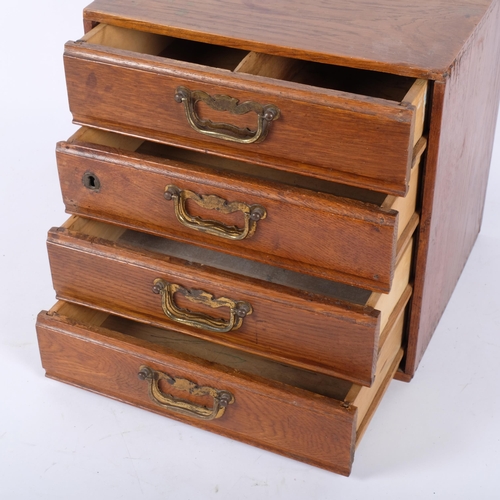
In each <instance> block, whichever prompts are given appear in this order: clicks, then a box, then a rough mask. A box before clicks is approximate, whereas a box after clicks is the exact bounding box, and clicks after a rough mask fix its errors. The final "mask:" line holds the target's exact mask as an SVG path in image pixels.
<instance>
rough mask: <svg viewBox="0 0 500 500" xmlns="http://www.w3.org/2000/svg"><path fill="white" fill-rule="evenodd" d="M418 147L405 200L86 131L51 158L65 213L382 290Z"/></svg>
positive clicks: (411, 204)
mask: <svg viewBox="0 0 500 500" xmlns="http://www.w3.org/2000/svg"><path fill="white" fill-rule="evenodd" d="M421 145H422V148H420V149H419V150H418V155H417V156H416V158H414V167H413V169H412V177H411V180H410V191H409V193H408V194H407V196H406V197H405V198H398V197H395V196H392V195H384V194H382V193H376V192H374V191H368V190H365V189H360V188H353V187H349V186H345V185H342V184H335V183H331V182H327V181H323V180H318V179H314V178H311V177H304V176H298V175H295V174H290V173H287V172H283V171H278V170H273V169H269V168H265V167H260V166H258V165H255V164H248V163H244V162H238V161H235V160H228V159H226V158H220V157H215V156H210V155H206V154H202V153H197V152H195V151H189V150H186V149H180V148H175V147H172V146H166V145H162V144H157V143H152V142H148V141H143V140H141V139H136V138H132V137H127V136H123V135H118V134H114V133H111V132H104V131H100V130H95V129H89V128H83V129H81V130H80V131H78V132H77V133H76V134H75V135H74V136H73V137H72V138H70V139H69V141H67V142H63V143H60V144H58V147H57V159H58V169H59V177H60V181H61V189H62V193H63V198H64V203H65V206H66V209H67V211H68V212H70V213H73V214H78V215H83V216H86V217H94V218H99V219H101V220H107V221H109V222H113V223H115V224H120V225H123V226H125V227H128V228H132V229H137V230H140V231H147V232H150V233H152V234H156V235H159V236H167V237H169V238H173V239H176V240H178V241H183V242H188V243H195V244H197V245H202V246H204V247H206V248H210V249H214V250H219V251H222V252H225V253H229V254H232V255H241V256H242V257H245V258H248V259H252V260H256V261H259V262H264V263H269V264H272V265H275V266H279V267H284V268H287V269H291V270H294V269H299V270H300V272H303V273H307V274H311V275H314V276H318V277H321V278H325V279H330V280H334V281H338V282H342V283H346V284H349V285H353V286H358V287H362V288H367V289H370V290H376V291H382V292H388V291H389V289H390V286H391V281H392V278H393V274H394V268H395V262H396V259H397V258H398V256H399V254H400V252H401V250H402V248H403V247H404V246H405V244H406V242H407V240H408V238H410V237H411V235H412V234H413V231H414V229H415V227H416V225H417V222H418V217H417V216H416V215H415V214H414V212H415V201H416V194H417V185H418V162H419V160H420V156H421V153H422V151H423V146H424V143H422V144H421ZM170 190H174V191H173V193H174V194H173V195H172V193H170ZM165 195H169V196H167V198H169V201H167V200H166V199H165ZM228 205H230V206H228ZM251 210H261V211H262V214H260V213H257V215H258V216H259V217H258V218H256V220H252V217H253V215H252V212H251ZM230 211H232V213H228V212H230Z"/></svg>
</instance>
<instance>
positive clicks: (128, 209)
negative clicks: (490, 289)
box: [37, 0, 500, 474]
mask: <svg viewBox="0 0 500 500" xmlns="http://www.w3.org/2000/svg"><path fill="white" fill-rule="evenodd" d="M499 9H500V7H499V3H498V2H496V1H470V0H469V1H464V2H461V3H460V4H456V3H453V4H452V3H450V2H446V1H440V2H434V1H432V2H431V1H430V0H424V1H423V2H420V3H419V4H418V5H413V3H411V2H407V1H403V2H401V1H398V2H392V1H385V2H378V4H377V9H374V8H373V5H372V4H368V3H365V2H356V3H355V4H354V5H353V4H352V2H347V1H345V2H344V1H341V2H335V3H332V4H330V3H328V2H326V3H325V2H319V1H312V2H311V1H309V2H305V1H298V0H296V1H292V2H287V3H285V2H274V3H272V4H270V3H269V2H262V1H260V0H256V1H250V2H248V1H245V2H243V1H239V0H227V1H224V2H215V1H204V2H201V1H200V2H187V3H186V2H178V1H171V2H157V1H153V0H150V1H147V2H140V3H137V2H134V1H132V0H125V1H117V0H97V1H95V2H94V3H92V4H91V5H90V6H89V7H88V8H87V9H86V10H85V11H84V25H85V34H84V36H83V37H82V38H81V39H78V40H76V41H74V42H68V43H67V44H66V46H65V53H64V64H65V72H66V82H67V89H68V97H69V106H70V109H71V112H72V114H73V117H74V121H75V123H77V124H79V125H81V128H80V129H79V130H78V132H77V133H75V134H74V135H73V136H72V137H71V138H69V139H68V140H66V141H63V142H60V143H59V144H58V145H57V166H58V170H59V177H60V183H61V190H62V195H63V199H64V203H65V206H66V210H67V212H69V213H70V214H71V217H70V219H69V220H68V221H66V222H65V223H64V224H63V225H62V226H61V227H56V228H53V229H51V230H50V231H49V236H48V251H49V258H50V265H51V270H52V277H53V283H54V288H55V290H56V294H57V298H58V300H59V301H58V302H57V304H56V305H55V306H54V307H53V308H52V309H50V311H42V312H41V313H40V315H39V317H38V322H37V331H38V337H39V345H40V351H41V356H42V362H43V366H44V368H45V370H46V373H47V375H48V376H50V377H53V378H56V379H59V380H62V381H65V382H68V383H71V384H74V385H77V386H81V387H83V388H86V389H89V390H92V391H95V392H98V393H101V394H104V395H107V396H109V397H113V398H116V399H119V400H122V401H125V402H128V403H130V404H133V405H136V406H139V407H142V408H145V409H148V410H151V411H154V412H157V413H161V414H164V415H166V416H168V417H171V418H174V419H180V420H182V421H185V422H188V423H190V424H192V425H196V426H199V427H202V428H204V429H207V430H211V431H213V432H217V433H220V434H223V435H226V436H229V437H232V438H235V439H238V440H240V441H243V442H247V443H250V444H254V445H256V446H260V447H262V448H265V449H268V450H271V451H275V452H277V453H281V454H285V455H287V456H290V457H293V458H296V459H298V460H302V461H304V462H307V463H310V464H313V465H316V466H319V467H323V468H326V469H329V470H332V471H335V472H339V473H342V474H349V472H350V470H351V465H352V460H353V454H354V449H355V446H356V444H357V443H358V442H359V440H360V438H361V436H362V434H363V432H364V430H365V429H366V426H367V424H368V422H369V420H370V417H371V416H372V414H373V412H374V411H375V409H376V407H377V405H378V403H379V402H380V400H381V398H382V396H383V393H384V391H385V389H386V388H387V386H388V384H389V383H390V381H391V380H392V379H393V378H394V377H396V378H398V379H400V380H405V381H409V380H410V379H411V378H412V377H413V375H414V373H415V370H416V369H417V367H418V364H419V362H420V360H421V358H422V355H423V353H424V351H425V349H426V347H427V345H428V343H429V341H430V338H431V336H432V334H433V332H434V329H435V327H436V325H437V323H438V321H439V318H440V316H441V314H442V312H443V310H444V308H445V307H446V304H447V302H448V299H449V297H450V295H451V293H452V291H453V288H454V286H455V284H456V281H457V280H458V277H459V275H460V273H461V270H462V268H463V266H464V264H465V262H466V260H467V257H468V255H469V253H470V251H471V249H472V246H473V244H474V241H475V238H476V236H477V234H478V232H479V228H480V222H481V215H482V207H483V202H484V194H485V190H486V183H487V176H488V169H489V163H490V159H491V149H492V142H493V132H494V124H495V121H496V114H497V107H498V97H499V90H500V88H499V86H500V75H499V72H500V69H499V68H500V64H499V60H498V59H499V53H500V52H499V50H500V30H499V29H498V28H499V24H500V12H499Z"/></svg>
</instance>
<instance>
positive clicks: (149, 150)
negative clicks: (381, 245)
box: [68, 127, 426, 238]
mask: <svg viewBox="0 0 500 500" xmlns="http://www.w3.org/2000/svg"><path fill="white" fill-rule="evenodd" d="M68 142H69V143H89V144H97V145H101V146H105V147H109V148H114V149H119V150H121V151H123V152H130V153H137V154H140V155H145V156H148V157H153V159H154V161H157V162H168V163H171V162H176V163H178V162H181V164H183V165H184V164H185V168H186V170H187V171H188V170H189V167H190V166H191V165H196V166H198V167H201V168H204V169H209V170H211V171H214V170H215V171H216V172H219V173H222V174H224V173H226V174H227V173H231V174H237V175H243V176H245V177H247V176H248V177H252V178H257V179H261V180H264V181H266V182H267V183H270V182H271V183H279V184H284V185H287V186H292V187H294V188H298V189H305V190H307V191H312V192H314V193H322V194H324V195H331V196H335V197H340V198H347V199H349V200H355V201H360V202H362V203H369V204H371V205H376V206H377V207H380V208H383V209H388V210H390V209H392V210H397V211H398V212H399V214H400V215H399V223H398V238H399V236H401V234H402V233H403V231H404V229H405V228H406V227H407V225H408V223H409V222H410V219H411V217H412V215H413V214H414V212H415V204H416V197H417V188H418V178H419V163H420V158H421V156H422V153H423V151H424V150H425V146H426V144H425V140H424V139H422V140H421V141H420V144H419V146H418V147H416V148H415V155H414V158H413V168H412V171H411V177H410V181H409V190H408V193H407V195H406V196H405V197H404V198H401V197H397V196H393V195H387V194H384V193H379V192H377V191H372V190H369V189H362V188H357V187H354V186H348V185H345V184H340V183H335V182H330V181H325V180H321V179H316V178H314V177H306V176H303V175H299V174H294V173H290V172H286V171H282V170H276V169H272V168H266V167H262V166H260V165H256V164H252V163H247V162H243V161H238V160H233V159H230V158H224V157H219V156H215V155H209V154H205V153H201V152H198V151H192V150H189V149H184V148H179V147H175V146H170V145H166V144H160V143H156V142H151V141H144V140H142V139H138V138H135V137H129V136H124V135H121V134H116V133H114V132H107V131H103V130H97V129H92V128H88V127H82V128H81V129H80V130H78V131H77V132H76V133H75V134H74V135H73V136H72V137H71V138H70V139H69V140H68ZM166 168H168V167H166Z"/></svg>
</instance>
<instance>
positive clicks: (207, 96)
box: [65, 27, 419, 194]
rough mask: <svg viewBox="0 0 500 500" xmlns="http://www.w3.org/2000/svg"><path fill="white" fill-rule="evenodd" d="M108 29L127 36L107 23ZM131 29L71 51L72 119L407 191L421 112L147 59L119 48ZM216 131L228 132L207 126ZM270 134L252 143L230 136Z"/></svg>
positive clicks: (385, 189)
mask: <svg viewBox="0 0 500 500" xmlns="http://www.w3.org/2000/svg"><path fill="white" fill-rule="evenodd" d="M99 28H100V27H98V28H96V29H99ZM111 28H112V29H113V30H115V31H118V32H119V33H120V32H121V31H124V32H129V30H123V29H121V28H113V27H104V29H111ZM134 33H137V32H133V31H130V32H129V33H125V34H124V35H120V36H119V37H118V38H120V37H121V38H123V40H124V42H123V44H121V43H120V41H118V42H117V43H116V45H117V46H118V48H116V47H112V46H106V45H105V42H102V41H100V39H98V40H96V38H99V37H97V36H96V37H93V38H92V37H91V36H90V35H89V38H88V41H80V42H74V43H72V42H70V43H68V44H67V45H66V51H65V71H66V80H67V88H68V95H69V104H70V109H71V112H72V113H73V117H74V121H75V122H76V123H80V124H86V125H90V126H94V127H98V128H103V129H107V130H114V131H119V132H123V133H125V134H131V135H135V136H138V137H144V138H149V139H152V140H156V141H160V142H164V143H167V144H178V145H183V146H187V147H190V148H194V149H197V150H200V151H207V152H212V153H217V154H221V155H224V156H230V157H233V158H241V159H244V160H247V161H253V162H257V163H260V164H262V165H269V166H273V167H274V168H280V169H284V170H289V171H293V172H296V173H303V174H304V173H305V174H307V175H311V176H316V177H319V178H323V179H335V180H340V181H342V182H346V183H348V184H352V185H357V186H361V187H369V188H373V189H376V190H379V191H383V192H388V193H393V194H404V193H405V192H406V191H407V183H408V180H409V172H410V166H411V158H412V152H413V146H414V144H415V142H416V140H417V139H418V137H416V138H415V137H414V131H415V128H418V127H416V125H415V121H416V115H417V114H418V113H419V112H418V110H417V107H416V106H414V105H412V104H409V103H405V102H401V103H399V102H393V101H389V100H385V99H380V98H374V97H366V96H359V95H356V94H349V93H345V92H339V91H335V90H330V89H323V88H321V89H320V88H317V87H314V86H311V85H303V84H299V83H293V82H284V81H282V80H279V79H275V78H268V77H262V76H256V75H251V74H246V73H242V72H235V71H228V70H225V69H219V68H216V67H207V66H203V65H202V64H192V63H189V62H184V61H178V60H174V59H170V58H166V57H160V56H156V55H150V54H147V53H146V54H141V53H138V52H134V50H137V51H139V50H144V51H147V50H148V48H146V49H143V48H142V46H141V47H139V48H135V47H134V46H133V44H132V47H126V48H128V50H121V49H120V48H119V47H121V46H122V45H125V46H127V45H129V44H128V41H129V40H130V37H129V36H128V35H133V34H134ZM155 50H156V51H158V50H160V49H159V48H158V47H157V46H156V45H154V48H153V49H151V51H153V52H154V51H155ZM271 66H272V65H271ZM186 95H187V96H188V97H185V96H186ZM193 96H194V97H193ZM196 96H203V98H202V97H200V98H199V99H198V97H196ZM221 96H222V97H221ZM200 103H201V104H200ZM240 104H242V106H240ZM269 106H271V107H272V109H273V110H278V111H274V112H272V113H270V112H269V110H268V109H267V108H268V107H269ZM214 109H215V110H214ZM269 109H271V108H269ZM263 110H264V111H263ZM266 110H267V111H266ZM273 113H274V114H273ZM242 115H244V116H243V117H242ZM263 117H264V118H263ZM265 117H267V118H268V119H269V121H267V120H266V119H265ZM207 123H208V124H209V125H207ZM196 124H197V125H196ZM210 124H211V125H210ZM214 126H215V127H218V130H219V131H222V133H216V134H209V135H207V134H206V133H204V132H206V130H205V131H203V130H202V129H204V128H205V129H206V128H208V129H210V128H211V127H212V128H213V127H214ZM264 128H265V133H262V135H261V136H259V137H260V138H259V140H256V141H255V142H253V143H239V142H234V140H232V139H231V140H228V139H227V137H231V136H232V135H233V136H238V137H239V136H240V135H241V134H243V133H247V132H248V129H250V130H251V131H252V132H251V135H252V134H253V136H255V135H256V134H260V133H261V131H262V130H263V129H264ZM235 131H236V132H235ZM209 132H210V130H209ZM221 136H222V137H225V138H220V137H221ZM388 138H390V140H388Z"/></svg>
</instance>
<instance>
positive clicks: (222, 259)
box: [63, 216, 412, 332]
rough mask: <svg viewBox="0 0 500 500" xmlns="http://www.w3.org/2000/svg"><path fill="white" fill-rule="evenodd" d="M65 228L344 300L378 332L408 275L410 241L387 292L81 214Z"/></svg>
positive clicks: (313, 295)
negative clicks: (373, 313) (361, 310)
mask: <svg viewBox="0 0 500 500" xmlns="http://www.w3.org/2000/svg"><path fill="white" fill-rule="evenodd" d="M63 227H65V228H66V229H68V230H69V231H75V232H78V233H79V234H81V235H84V236H91V237H97V238H101V239H104V240H107V241H110V242H112V243H113V244H119V245H122V246H125V247H127V248H132V249H135V250H138V251H141V252H144V251H146V252H148V253H149V254H150V255H157V256H158V257H159V258H167V259H171V258H175V259H180V260H182V261H183V262H186V263H189V265H193V264H194V265H199V266H203V267H205V268H206V267H209V268H214V269H217V270H222V271H227V272H230V273H232V274H234V275H237V276H239V277H243V278H249V279H253V280H259V281H262V282H263V283H262V286H263V287H264V288H265V287H266V286H268V284H269V283H271V284H274V285H279V286H282V287H286V288H289V289H293V290H294V293H298V294H301V295H303V296H305V297H307V298H308V299H309V300H324V299H327V300H334V301H336V302H337V301H340V302H342V303H345V304H346V306H347V307H349V305H351V304H356V305H359V306H365V307H370V308H373V309H376V310H378V311H380V316H381V320H380V331H381V332H383V330H384V328H385V326H386V324H387V322H388V321H389V318H390V316H391V313H392V311H393V310H394V308H395V306H396V304H397V303H398V301H399V299H400V297H401V296H402V294H403V292H404V291H405V289H406V287H407V285H408V282H409V275H410V267H411V255H412V240H410V241H409V244H408V245H407V246H406V248H405V249H404V251H403V252H402V254H401V257H400V259H399V261H398V263H397V265H396V271H395V274H394V279H393V285H392V288H391V291H390V293H388V294H383V293H379V292H370V291H368V290H363V289H361V288H357V287H353V286H349V285H345V284H342V283H337V282H333V281H329V280H326V279H321V278H317V277H314V276H309V275H305V274H301V273H299V272H294V271H289V270H287V269H282V268H277V267H274V266H270V265H267V264H262V263H259V262H254V261H250V260H247V259H244V258H241V257H235V256H231V255H226V254H222V253H219V252H216V251H213V250H208V249H205V248H201V247H198V246H195V245H190V244H187V243H181V242H177V241H173V240H170V239H167V238H160V237H158V236H154V235H150V234H146V233H142V232H137V231H132V230H127V229H124V228H121V227H118V226H113V225H109V224H105V223H102V222H99V221H97V220H89V219H84V218H81V217H74V216H73V217H71V218H70V219H69V220H68V221H67V222H66V224H64V226H63Z"/></svg>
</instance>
